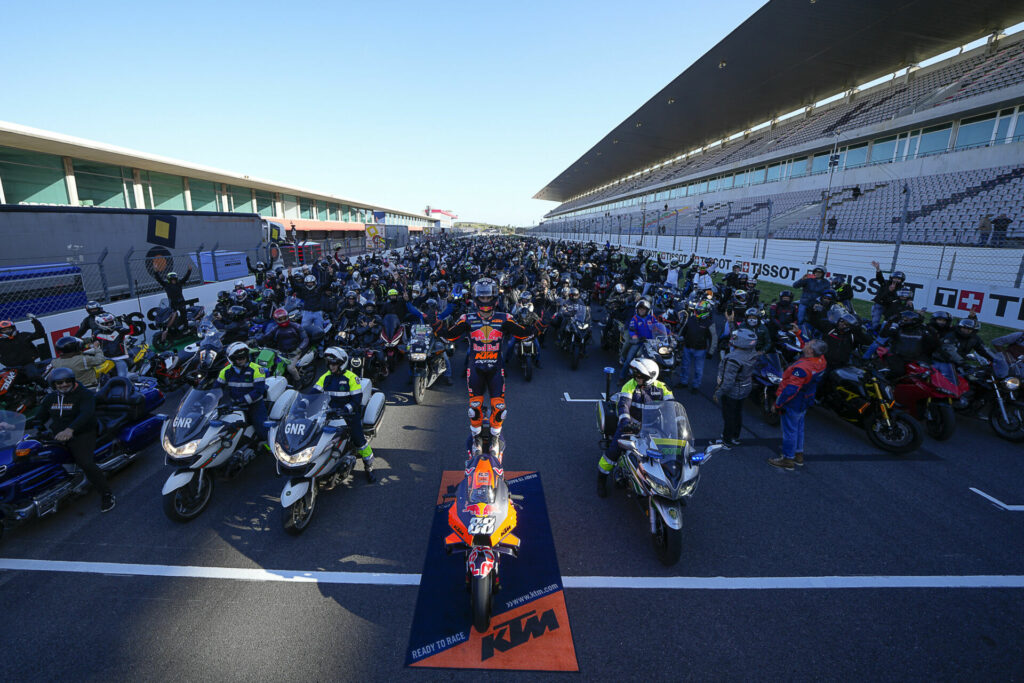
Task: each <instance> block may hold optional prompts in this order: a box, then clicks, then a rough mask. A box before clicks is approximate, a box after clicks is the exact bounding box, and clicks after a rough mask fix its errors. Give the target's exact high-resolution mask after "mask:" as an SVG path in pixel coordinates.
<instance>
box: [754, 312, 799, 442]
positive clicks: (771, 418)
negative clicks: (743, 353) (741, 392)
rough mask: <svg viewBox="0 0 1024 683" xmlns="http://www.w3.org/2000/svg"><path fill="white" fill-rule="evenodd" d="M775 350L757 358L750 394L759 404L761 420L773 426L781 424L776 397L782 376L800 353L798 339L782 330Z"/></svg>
mask: <svg viewBox="0 0 1024 683" xmlns="http://www.w3.org/2000/svg"><path fill="white" fill-rule="evenodd" d="M775 348H776V350H775V351H773V352H770V353H763V354H760V355H759V356H758V357H757V360H756V361H755V363H754V372H753V374H752V375H751V380H752V382H753V386H754V389H753V391H751V392H750V399H751V400H752V401H754V402H756V403H757V405H758V408H759V409H760V411H761V419H762V420H764V421H765V422H766V423H767V424H769V425H771V426H775V425H778V424H779V413H778V412H777V411H776V410H775V397H776V395H777V394H778V391H779V385H780V384H782V374H783V373H784V372H785V368H786V366H787V365H789V363H791V362H792V360H793V359H794V358H796V356H797V355H798V354H799V353H800V347H799V346H798V345H797V341H796V337H794V336H793V334H792V333H790V332H785V331H782V330H780V331H779V332H777V333H776V335H775Z"/></svg>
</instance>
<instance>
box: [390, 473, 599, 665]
mask: <svg viewBox="0 0 1024 683" xmlns="http://www.w3.org/2000/svg"><path fill="white" fill-rule="evenodd" d="M463 477H465V473H463V472H451V471H446V472H445V473H444V475H443V476H442V479H441V490H440V492H439V493H438V498H437V506H436V508H435V510H434V520H433V524H432V525H431V529H430V543H429V544H428V546H427V557H426V561H425V563H424V566H423V575H422V578H421V580H420V590H419V595H418V597H417V600H416V612H415V614H414V615H413V624H412V631H411V633H410V636H409V650H408V652H407V653H406V660H405V663H406V666H416V667H438V668H452V669H506V670H522V671H579V665H578V664H577V661H576V648H575V645H574V644H573V639H572V631H571V630H570V628H569V615H568V612H567V611H566V607H565V594H564V593H563V591H562V576H561V574H560V573H559V571H558V561H557V558H556V557H555V544H554V539H553V538H552V536H551V526H550V524H549V523H548V512H547V505H546V504H545V502H544V490H543V488H542V487H541V481H540V474H538V473H536V472H505V482H506V483H507V484H508V488H509V493H510V494H511V495H512V497H513V498H512V499H513V501H514V503H515V504H516V505H517V512H518V522H517V526H516V530H515V534H516V535H517V536H518V537H519V538H520V539H521V541H522V544H521V546H520V550H519V557H517V558H512V557H508V556H503V557H502V560H501V590H500V591H498V592H497V593H496V594H495V596H494V603H493V614H492V617H491V627H490V629H488V631H487V632H486V633H478V632H477V631H476V629H474V628H473V625H472V615H471V614H470V605H469V593H468V592H467V591H466V583H465V577H466V566H465V558H464V556H463V555H462V554H459V553H454V554H452V555H448V554H447V553H446V552H445V548H444V538H445V536H447V535H448V533H449V528H448V506H449V505H450V503H451V501H452V500H454V496H455V489H456V487H457V486H458V484H459V482H460V481H461V480H462V479H463Z"/></svg>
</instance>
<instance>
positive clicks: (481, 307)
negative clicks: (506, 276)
mask: <svg viewBox="0 0 1024 683" xmlns="http://www.w3.org/2000/svg"><path fill="white" fill-rule="evenodd" d="M473 298H474V300H475V301H476V310H477V312H478V313H480V314H484V315H487V316H489V315H490V314H491V313H493V312H494V305H495V303H496V302H497V300H498V284H497V283H496V282H495V281H494V280H492V279H491V278H489V277H485V278H480V279H479V280H477V281H476V284H475V285H473Z"/></svg>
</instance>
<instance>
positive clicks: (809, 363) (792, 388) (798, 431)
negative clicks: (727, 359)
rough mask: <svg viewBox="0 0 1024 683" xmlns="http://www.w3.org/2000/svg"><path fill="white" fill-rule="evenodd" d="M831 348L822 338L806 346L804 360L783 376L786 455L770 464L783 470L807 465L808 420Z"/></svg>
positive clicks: (779, 404) (779, 407)
mask: <svg viewBox="0 0 1024 683" xmlns="http://www.w3.org/2000/svg"><path fill="white" fill-rule="evenodd" d="M827 350H828V346H827V345H826V344H825V342H823V341H821V340H820V339H812V340H811V341H809V342H807V344H806V345H804V348H803V350H802V351H801V352H800V358H798V359H797V360H796V361H794V362H793V363H792V364H791V365H790V366H789V367H788V368H786V371H785V372H784V373H783V374H782V382H781V383H780V384H779V388H778V391H777V393H776V395H775V410H776V411H777V412H778V413H779V417H780V424H781V426H782V453H780V454H779V457H777V458H769V459H768V464H769V465H772V466H773V467H778V468H779V469H781V470H792V469H793V468H794V466H802V465H803V464H804V419H805V418H806V417H807V409H808V408H810V407H811V406H812V405H813V404H814V396H815V393H816V392H817V390H818V384H819V383H820V382H821V380H822V378H823V377H824V376H825V368H826V367H827V363H826V361H825V352H826V351H827Z"/></svg>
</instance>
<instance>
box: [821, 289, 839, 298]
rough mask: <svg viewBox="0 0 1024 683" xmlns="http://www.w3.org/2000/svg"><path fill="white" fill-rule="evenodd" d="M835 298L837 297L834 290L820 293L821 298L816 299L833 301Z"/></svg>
mask: <svg viewBox="0 0 1024 683" xmlns="http://www.w3.org/2000/svg"><path fill="white" fill-rule="evenodd" d="M837 296H839V295H838V294H836V290H834V289H826V290H825V291H824V292H822V293H821V296H820V297H818V298H820V299H833V300H835V298H836V297H837Z"/></svg>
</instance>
